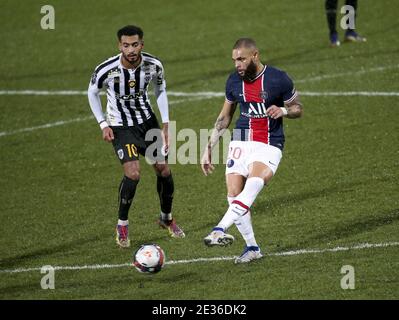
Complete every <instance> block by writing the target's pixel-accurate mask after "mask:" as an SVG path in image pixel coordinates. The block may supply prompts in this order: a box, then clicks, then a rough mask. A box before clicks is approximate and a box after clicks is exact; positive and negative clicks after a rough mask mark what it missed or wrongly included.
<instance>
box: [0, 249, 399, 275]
mask: <svg viewBox="0 0 399 320" xmlns="http://www.w3.org/2000/svg"><path fill="white" fill-rule="evenodd" d="M397 246H399V242H386V243H360V244H356V245H353V246H348V247H335V248H326V249H300V250H295V251H282V252H275V253H269V254H266V256H270V257H273V256H276V257H280V256H296V255H302V254H320V253H326V252H341V251H350V250H362V249H372V248H386V247H397ZM235 258H236V256H233V257H214V258H197V259H188V260H171V261H167V262H166V263H165V264H166V265H168V264H170V265H173V264H187V263H197V262H211V261H228V260H234V259H235ZM131 265H132V263H122V264H94V265H84V266H54V267H53V268H54V270H97V269H113V268H123V267H129V266H131ZM41 269H42V267H37V268H18V269H5V270H0V273H21V272H31V271H40V270H41Z"/></svg>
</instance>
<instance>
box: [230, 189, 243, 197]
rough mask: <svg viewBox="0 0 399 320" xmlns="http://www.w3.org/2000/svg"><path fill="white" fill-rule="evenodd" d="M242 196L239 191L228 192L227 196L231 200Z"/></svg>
mask: <svg viewBox="0 0 399 320" xmlns="http://www.w3.org/2000/svg"><path fill="white" fill-rule="evenodd" d="M239 194H240V192H239V191H238V190H231V191H229V192H227V196H228V197H229V198H235V197H237V196H238V195H239Z"/></svg>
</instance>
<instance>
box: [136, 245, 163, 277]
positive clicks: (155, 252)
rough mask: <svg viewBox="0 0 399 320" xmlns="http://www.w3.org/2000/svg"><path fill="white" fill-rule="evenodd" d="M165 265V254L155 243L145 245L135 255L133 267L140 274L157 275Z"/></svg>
mask: <svg viewBox="0 0 399 320" xmlns="http://www.w3.org/2000/svg"><path fill="white" fill-rule="evenodd" d="M164 264H165V253H164V252H163V250H162V249H161V247H160V246H158V245H157V244H155V243H152V244H143V245H141V247H140V248H138V250H137V251H136V252H135V253H134V261H133V265H134V266H135V268H136V269H137V270H138V271H139V272H143V273H157V272H159V271H161V270H162V268H163V266H164Z"/></svg>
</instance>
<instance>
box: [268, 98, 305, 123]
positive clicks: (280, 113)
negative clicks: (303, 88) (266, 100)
mask: <svg viewBox="0 0 399 320" xmlns="http://www.w3.org/2000/svg"><path fill="white" fill-rule="evenodd" d="M266 113H267V114H268V115H269V116H270V117H271V118H273V119H277V118H280V117H284V116H285V117H287V118H290V119H295V118H299V117H301V116H302V114H303V107H302V103H301V102H300V101H299V97H298V96H296V97H295V99H294V100H292V101H290V102H289V103H285V104H284V108H279V107H277V106H275V105H273V106H271V107H269V108H268V109H267V111H266Z"/></svg>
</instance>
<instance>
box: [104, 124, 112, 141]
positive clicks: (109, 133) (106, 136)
mask: <svg viewBox="0 0 399 320" xmlns="http://www.w3.org/2000/svg"><path fill="white" fill-rule="evenodd" d="M103 139H104V140H105V141H107V142H112V140H114V132H113V131H112V129H111V128H110V127H105V128H104V129H103Z"/></svg>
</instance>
